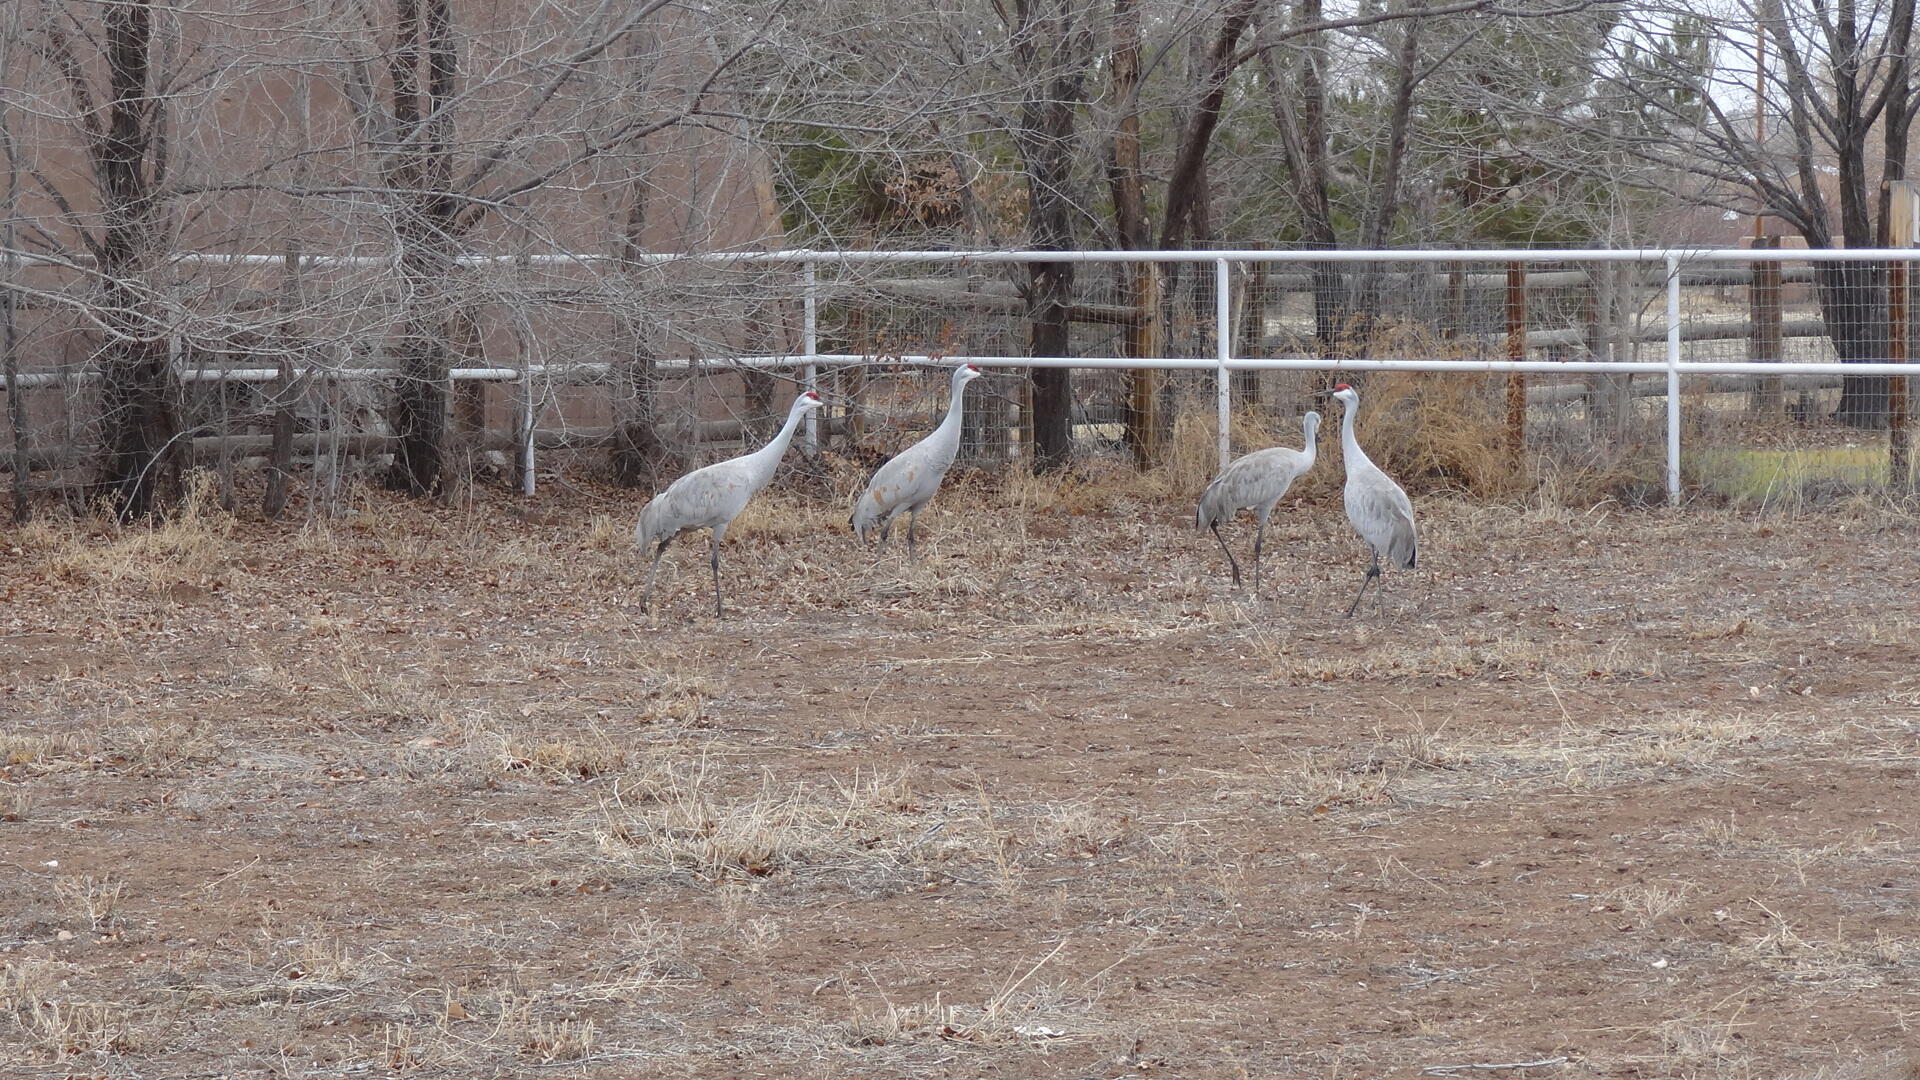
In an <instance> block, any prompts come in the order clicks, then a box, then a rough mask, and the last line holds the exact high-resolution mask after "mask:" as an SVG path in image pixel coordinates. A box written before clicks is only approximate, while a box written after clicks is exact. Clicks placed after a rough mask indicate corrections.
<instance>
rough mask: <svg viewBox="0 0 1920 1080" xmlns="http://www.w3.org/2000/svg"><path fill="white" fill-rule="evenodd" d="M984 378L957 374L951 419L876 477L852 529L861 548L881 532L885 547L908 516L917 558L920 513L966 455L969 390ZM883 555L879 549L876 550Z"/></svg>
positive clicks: (968, 371)
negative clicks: (963, 440)
mask: <svg viewBox="0 0 1920 1080" xmlns="http://www.w3.org/2000/svg"><path fill="white" fill-rule="evenodd" d="M979 377H980V369H979V368H977V367H974V366H973V365H972V364H962V365H960V366H959V367H957V368H954V369H953V396H952V399H951V400H950V401H949V402H948V403H947V416H946V419H944V420H942V421H940V426H939V427H936V428H934V429H933V433H932V434H931V435H928V436H927V437H926V438H924V439H921V440H920V441H919V442H917V443H914V444H913V445H912V446H909V447H907V448H906V449H905V450H902V451H900V453H898V454H896V455H895V456H894V458H893V460H891V461H889V462H887V463H886V464H885V465H882V466H880V468H879V469H877V470H875V471H874V474H873V479H871V480H869V481H867V489H866V490H865V491H863V492H861V493H860V497H859V498H858V499H856V500H854V503H853V516H852V517H851V518H849V519H848V520H847V524H849V525H851V526H853V535H854V536H856V537H858V538H859V540H860V542H861V543H866V540H867V537H868V536H870V535H872V534H873V532H874V531H875V530H878V531H879V533H880V544H879V546H880V547H885V546H886V544H887V534H888V533H889V532H892V531H893V521H894V519H895V518H897V517H899V516H900V515H901V514H906V515H907V555H908V556H909V557H911V556H912V555H913V534H914V528H915V526H917V525H918V524H919V523H920V510H921V508H923V507H925V506H926V505H927V503H928V502H930V501H931V500H932V499H933V496H934V494H935V493H936V492H938V491H939V490H940V481H942V480H945V479H946V478H947V470H948V469H951V468H953V459H954V457H955V456H957V455H958V454H959V452H960V413H961V402H962V401H963V400H964V395H965V393H966V389H967V384H968V383H970V382H972V381H973V380H975V379H977V378H979ZM876 550H877V549H876Z"/></svg>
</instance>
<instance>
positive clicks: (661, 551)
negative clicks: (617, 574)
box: [640, 536, 673, 612]
mask: <svg viewBox="0 0 1920 1080" xmlns="http://www.w3.org/2000/svg"><path fill="white" fill-rule="evenodd" d="M671 543H673V537H671V536H669V537H666V538H665V539H663V540H660V541H658V542H657V543H655V544H654V548H653V565H652V566H650V567H648V568H647V588H646V591H644V592H642V593H641V594H640V610H641V611H643V612H644V611H646V610H647V609H648V607H649V605H651V604H652V603H653V581H654V579H655V578H657V577H659V576H660V556H662V555H665V554H666V553H667V545H668V544H671Z"/></svg>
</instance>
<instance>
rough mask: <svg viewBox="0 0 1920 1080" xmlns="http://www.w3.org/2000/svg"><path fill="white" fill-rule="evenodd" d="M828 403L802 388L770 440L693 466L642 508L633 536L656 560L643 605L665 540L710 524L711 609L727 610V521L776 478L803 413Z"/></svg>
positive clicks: (644, 606) (649, 596)
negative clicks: (723, 596) (723, 549)
mask: <svg viewBox="0 0 1920 1080" xmlns="http://www.w3.org/2000/svg"><path fill="white" fill-rule="evenodd" d="M824 404H826V402H825V401H824V400H822V399H821V397H820V395H819V394H816V393H814V392H813V391H811V390H809V391H807V392H806V393H804V394H801V395H800V396H799V397H797V398H795V399H794V401H793V406H792V407H791V408H789V409H788V410H787V422H786V423H785V424H782V425H781V427H780V430H779V432H778V433H777V434H775V435H774V437H773V438H772V439H769V440H768V441H767V445H765V446H763V447H761V448H760V449H758V450H755V451H753V452H752V453H750V454H742V455H740V456H739V457H735V458H728V459H727V460H725V461H716V462H714V463H713V464H711V465H708V466H706V467H705V468H700V469H695V470H694V471H692V472H690V473H688V474H686V475H685V476H682V477H681V478H680V479H678V480H675V481H674V482H673V483H671V484H669V485H667V489H666V490H665V491H662V492H661V493H660V494H658V495H655V496H654V497H653V499H652V500H651V501H649V502H648V503H647V505H646V506H645V507H644V508H642V509H641V511H640V520H639V521H638V522H636V523H635V524H634V527H633V539H634V542H635V543H637V544H639V545H640V551H641V553H642V554H643V555H644V554H645V553H646V552H647V549H648V548H652V549H653V563H652V565H651V566H649V567H648V569H647V588H646V591H645V592H643V593H641V595H640V610H642V611H645V610H647V606H648V604H650V603H651V602H652V600H653V582H654V578H655V577H656V576H658V575H659V573H660V557H661V556H662V555H665V554H666V553H667V545H668V544H670V543H672V542H673V541H674V540H676V539H677V538H679V537H681V536H684V535H686V534H687V533H690V532H696V531H698V530H700V529H712V530H713V546H712V550H711V552H710V553H709V554H708V557H707V562H708V564H709V565H710V566H712V567H713V613H714V614H715V615H722V614H725V611H724V609H723V608H722V607H721V606H720V542H721V541H722V540H724V539H726V535H727V526H728V525H730V524H732V522H733V519H734V518H736V517H739V516H740V511H742V510H744V509H746V507H747V503H748V502H749V501H750V500H751V499H752V498H753V497H754V496H755V495H757V494H759V493H760V489H761V488H764V487H766V486H767V483H768V482H769V481H771V480H772V479H773V474H774V471H775V470H776V469H778V468H779V467H780V459H781V458H782V457H783V456H785V455H786V452H787V444H789V443H791V442H792V441H793V433H794V431H795V430H796V429H797V428H799V426H800V421H801V419H802V418H804V417H805V416H806V415H807V414H808V413H810V412H812V411H813V410H815V409H817V408H819V407H820V406H822V405H824Z"/></svg>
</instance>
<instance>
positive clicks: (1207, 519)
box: [1194, 412, 1320, 593]
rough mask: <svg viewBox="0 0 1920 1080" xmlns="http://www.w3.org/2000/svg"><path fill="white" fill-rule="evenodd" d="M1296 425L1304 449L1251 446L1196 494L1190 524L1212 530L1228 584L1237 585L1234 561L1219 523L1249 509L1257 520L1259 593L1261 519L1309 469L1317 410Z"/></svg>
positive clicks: (1255, 559) (1316, 436) (1257, 580)
mask: <svg viewBox="0 0 1920 1080" xmlns="http://www.w3.org/2000/svg"><path fill="white" fill-rule="evenodd" d="M1300 427H1301V429H1302V430H1303V431H1305V432H1306V435H1307V445H1306V449H1304V450H1295V449H1294V448H1293V447H1291V446H1274V447H1269V448H1268V449H1265V450H1255V451H1254V452H1253V453H1251V454H1246V455H1243V456H1241V457H1237V458H1235V459H1233V461H1232V462H1230V463H1228V465H1227V467H1226V468H1224V469H1221V470H1220V475H1219V476H1216V477H1214V478H1213V483H1211V484H1208V485H1207V490H1206V492H1205V493H1204V494H1202V495H1201V496H1200V508H1199V510H1198V511H1197V512H1196V513H1195V515H1194V527H1195V528H1200V529H1211V530H1213V538H1214V539H1215V540H1218V541H1220V550H1221V551H1223V552H1226V556H1227V566H1228V567H1230V568H1231V569H1232V570H1233V584H1234V587H1235V588H1238V587H1239V586H1240V564H1239V563H1238V562H1237V561H1235V560H1234V557H1233V550H1232V549H1231V548H1229V547H1227V539H1226V537H1224V536H1222V535H1220V526H1221V524H1222V523H1223V522H1229V521H1232V520H1233V518H1234V515H1236V514H1238V513H1239V512H1240V511H1242V510H1252V511H1253V513H1254V517H1255V518H1257V519H1258V520H1259V522H1260V526H1259V528H1258V529H1257V530H1256V531H1255V532H1254V534H1253V591H1254V592H1255V593H1258V592H1259V591H1260V549H1261V547H1262V546H1264V545H1265V543H1266V539H1267V519H1268V518H1270V517H1272V516H1273V508H1274V506H1276V505H1277V504H1278V503H1279V502H1280V499H1281V498H1282V497H1283V496H1285V495H1286V493H1287V489H1288V488H1290V487H1292V486H1293V482H1294V481H1295V480H1298V479H1299V478H1301V477H1302V476H1305V475H1306V474H1307V470H1309V469H1311V468H1313V459H1314V456H1315V447H1316V445H1317V443H1318V440H1319V435H1320V414H1319V413H1317V412H1310V413H1308V414H1307V415H1306V416H1304V417H1302V418H1301V420H1300Z"/></svg>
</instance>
